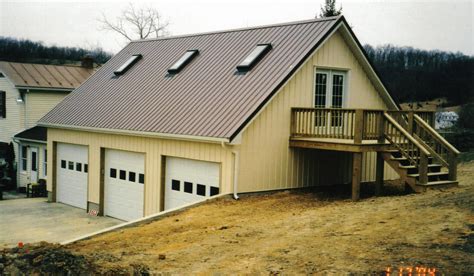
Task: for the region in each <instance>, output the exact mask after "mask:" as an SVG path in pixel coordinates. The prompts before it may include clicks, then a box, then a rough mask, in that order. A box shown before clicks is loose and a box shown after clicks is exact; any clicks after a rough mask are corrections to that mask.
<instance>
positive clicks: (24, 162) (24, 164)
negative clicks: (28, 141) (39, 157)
mask: <svg viewBox="0 0 474 276" xmlns="http://www.w3.org/2000/svg"><path fill="white" fill-rule="evenodd" d="M21 170H22V171H27V170H28V147H27V146H22V147H21Z"/></svg>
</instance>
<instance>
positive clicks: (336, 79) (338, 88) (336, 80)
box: [331, 74, 344, 126]
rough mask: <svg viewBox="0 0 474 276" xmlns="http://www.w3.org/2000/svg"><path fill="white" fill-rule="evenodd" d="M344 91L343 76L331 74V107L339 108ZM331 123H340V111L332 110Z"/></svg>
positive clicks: (339, 124) (336, 124)
mask: <svg viewBox="0 0 474 276" xmlns="http://www.w3.org/2000/svg"><path fill="white" fill-rule="evenodd" d="M343 92H344V76H343V75H341V74H333V76H332V107H333V108H341V107H342V98H343ZM331 125H332V126H341V125H342V113H341V112H337V111H336V112H333V113H332V114H331Z"/></svg>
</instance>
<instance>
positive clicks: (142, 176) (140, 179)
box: [138, 173, 145, 184]
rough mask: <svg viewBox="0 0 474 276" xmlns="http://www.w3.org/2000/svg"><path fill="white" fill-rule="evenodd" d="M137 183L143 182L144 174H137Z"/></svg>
mask: <svg viewBox="0 0 474 276" xmlns="http://www.w3.org/2000/svg"><path fill="white" fill-rule="evenodd" d="M138 183H140V184H145V175H144V174H142V173H141V174H139V175H138Z"/></svg>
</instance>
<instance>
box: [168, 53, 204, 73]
mask: <svg viewBox="0 0 474 276" xmlns="http://www.w3.org/2000/svg"><path fill="white" fill-rule="evenodd" d="M198 53H199V51H198V50H188V51H186V53H184V55H183V56H182V57H181V58H180V59H178V61H176V63H175V64H173V65H172V66H171V67H170V68H169V69H168V73H170V74H176V73H179V71H181V69H183V68H184V66H186V65H187V64H188V63H189V62H190V61H191V60H192V59H193V58H194V57H195V56H197V54H198Z"/></svg>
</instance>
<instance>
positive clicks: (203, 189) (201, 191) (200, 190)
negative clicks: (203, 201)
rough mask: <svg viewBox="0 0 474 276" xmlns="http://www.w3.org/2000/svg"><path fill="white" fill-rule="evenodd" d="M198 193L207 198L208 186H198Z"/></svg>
mask: <svg viewBox="0 0 474 276" xmlns="http://www.w3.org/2000/svg"><path fill="white" fill-rule="evenodd" d="M196 193H197V194H198V195H200V196H206V186H205V185H202V184H197V185H196Z"/></svg>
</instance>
